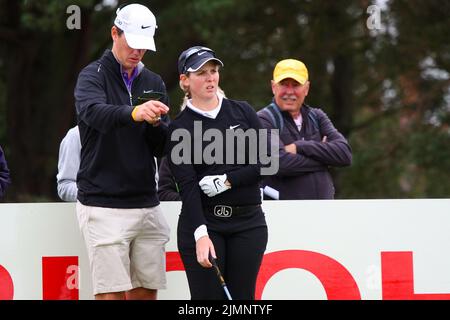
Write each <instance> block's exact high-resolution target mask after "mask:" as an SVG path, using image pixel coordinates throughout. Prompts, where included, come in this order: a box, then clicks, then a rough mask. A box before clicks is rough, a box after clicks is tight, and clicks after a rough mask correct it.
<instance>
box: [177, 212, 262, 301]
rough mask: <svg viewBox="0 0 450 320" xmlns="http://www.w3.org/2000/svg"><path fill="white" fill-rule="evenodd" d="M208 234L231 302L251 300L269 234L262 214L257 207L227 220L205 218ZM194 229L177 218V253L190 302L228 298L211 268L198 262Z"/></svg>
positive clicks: (182, 219) (253, 295)
mask: <svg viewBox="0 0 450 320" xmlns="http://www.w3.org/2000/svg"><path fill="white" fill-rule="evenodd" d="M207 220H208V234H209V237H210V239H211V241H212V242H213V244H214V248H215V251H216V255H217V262H218V266H219V268H220V270H221V272H222V275H223V276H224V279H225V282H226V284H227V287H228V290H229V291H230V294H231V296H232V298H233V300H254V298H255V286H256V278H257V276H258V271H259V268H260V266H261V261H262V258H263V256H264V251H265V250H266V245H267V240H268V233H267V226H266V223H265V218H264V213H263V212H262V211H261V209H260V208H259V209H258V210H256V211H254V212H249V213H248V214H244V215H240V216H236V217H235V216H233V217H230V218H217V217H214V216H212V215H211V216H208V217H207ZM193 232H194V230H193V228H192V226H190V225H189V221H188V220H187V219H185V218H184V217H183V215H180V219H179V221H178V230H177V233H178V235H177V238H178V250H179V252H180V255H181V258H182V260H183V264H184V267H185V270H186V275H187V279H188V283H189V290H190V293H191V299H193V300H225V299H227V297H226V295H225V293H224V290H223V288H222V287H221V285H220V282H219V279H218V277H217V275H216V273H215V270H214V268H204V267H202V266H201V265H200V264H199V263H198V262H197V254H196V248H195V239H194V233H193Z"/></svg>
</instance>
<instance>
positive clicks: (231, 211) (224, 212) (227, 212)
mask: <svg viewBox="0 0 450 320" xmlns="http://www.w3.org/2000/svg"><path fill="white" fill-rule="evenodd" d="M258 208H261V205H259V204H257V205H252V206H228V205H223V204H218V205H215V206H209V207H205V208H204V209H205V210H206V211H207V212H210V213H212V214H214V215H215V216H216V217H220V218H230V217H231V216H233V215H241V214H245V213H249V212H252V211H253V210H255V209H258Z"/></svg>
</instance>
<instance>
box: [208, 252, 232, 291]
mask: <svg viewBox="0 0 450 320" xmlns="http://www.w3.org/2000/svg"><path fill="white" fill-rule="evenodd" d="M209 260H210V261H211V264H212V265H213V267H214V269H215V270H216V274H217V277H218V278H219V282H220V285H221V286H222V288H223V290H224V291H225V295H226V296H227V298H228V300H233V298H232V297H231V294H230V291H228V288H227V285H226V283H225V280H224V278H223V276H222V273H221V272H220V269H219V266H218V265H217V261H216V259H214V258H213V256H212V255H210V256H209Z"/></svg>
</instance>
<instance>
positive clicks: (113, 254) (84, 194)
mask: <svg viewBox="0 0 450 320" xmlns="http://www.w3.org/2000/svg"><path fill="white" fill-rule="evenodd" d="M116 13H117V16H116V19H115V21H114V26H112V28H111V37H112V40H113V46H112V50H109V49H108V50H106V51H105V52H104V54H103V56H102V57H101V58H100V59H99V60H97V61H95V62H92V63H91V64H89V65H88V66H87V67H85V68H84V69H83V70H82V71H81V72H80V74H79V76H78V81H77V84H76V87H75V105H76V111H77V116H78V127H79V131H80V138H81V145H82V148H81V157H80V168H79V171H78V175H77V187H78V194H77V217H78V222H79V225H80V229H81V231H82V233H83V237H84V239H85V242H86V247H87V252H88V257H89V262H90V267H91V272H92V281H93V289H94V295H95V298H96V299H125V298H127V299H156V297H157V290H158V289H162V288H165V286H166V275H165V267H166V265H165V244H166V243H167V241H168V240H169V227H168V225H167V223H166V221H165V218H164V216H163V214H162V212H161V209H160V206H159V200H158V196H157V189H156V183H155V172H156V171H155V161H154V157H160V156H161V155H162V153H163V150H164V144H165V141H166V136H167V125H166V123H165V117H166V116H165V115H166V114H167V112H168V110H169V108H168V107H167V105H168V97H167V94H166V88H165V84H164V82H163V80H162V79H161V77H160V76H159V75H157V74H156V73H154V72H152V71H150V70H148V69H147V68H145V67H144V64H143V63H142V62H141V59H142V57H143V56H144V54H145V52H146V50H152V51H156V47H155V41H154V39H153V37H154V34H155V29H156V27H157V26H156V19H155V16H154V15H153V13H152V12H151V11H150V10H149V9H148V8H147V7H145V6H143V5H140V4H129V5H126V6H124V7H122V8H119V9H118V10H117V12H116ZM149 95H153V99H152V100H149V99H150V98H149V97H150V96H149ZM156 96H158V97H159V98H160V101H157V100H158V99H157V98H155V97H156ZM155 99H156V100H155ZM161 117H162V119H161Z"/></svg>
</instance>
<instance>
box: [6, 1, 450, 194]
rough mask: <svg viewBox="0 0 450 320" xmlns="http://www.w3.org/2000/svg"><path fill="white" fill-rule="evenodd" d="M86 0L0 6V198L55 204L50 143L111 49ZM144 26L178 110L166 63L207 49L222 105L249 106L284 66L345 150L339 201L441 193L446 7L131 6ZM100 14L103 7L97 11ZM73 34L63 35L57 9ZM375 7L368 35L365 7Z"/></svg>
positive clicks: (105, 17) (54, 152)
mask: <svg viewBox="0 0 450 320" xmlns="http://www.w3.org/2000/svg"><path fill="white" fill-rule="evenodd" d="M122 2H123V1H99V0H97V1H95V0H84V1H74V0H61V1H51V0H39V1H37V0H17V1H9V0H0V144H1V145H2V147H3V148H4V149H5V151H6V156H7V161H8V164H9V166H10V169H11V171H12V179H13V185H12V186H11V188H10V189H9V190H8V194H7V197H6V199H5V201H20V202H27V201H56V200H58V198H57V195H56V173H57V157H58V148H59V143H60V141H61V139H62V138H63V136H64V135H65V133H66V131H67V130H68V129H69V128H70V127H72V126H73V125H75V124H76V116H75V109H74V101H73V89H74V85H75V81H76V78H77V75H78V72H79V71H80V70H81V68H82V67H84V66H85V65H86V64H88V63H89V62H90V61H92V60H94V59H96V58H98V57H99V56H100V55H101V53H102V52H103V51H104V49H105V48H108V47H110V46H111V38H110V27H111V24H112V21H113V18H114V16H115V10H116V6H117V4H120V3H122ZM137 2H140V3H142V4H145V5H147V6H148V7H149V8H150V9H151V10H152V11H153V12H154V13H155V15H156V17H157V21H158V29H157V34H156V45H157V52H156V53H153V52H148V53H147V54H146V57H145V58H144V63H145V64H146V65H147V66H148V67H149V68H150V69H152V70H154V71H155V72H157V73H159V74H161V75H162V77H163V79H164V80H165V82H166V85H167V88H168V90H169V94H170V98H171V114H172V116H173V115H175V114H176V113H177V112H178V106H179V104H180V102H181V91H180V90H179V88H178V74H177V69H176V61H177V58H178V55H179V54H180V53H181V51H183V50H184V49H186V48H188V47H189V46H192V45H199V44H203V45H206V46H209V47H211V48H213V49H214V50H215V51H216V52H217V55H218V57H220V58H221V59H222V60H223V61H224V63H225V67H224V68H223V70H222V72H221V87H222V88H223V89H224V90H225V92H226V94H227V96H229V97H231V98H234V99H242V100H247V101H249V102H250V103H251V104H252V105H253V106H254V107H255V109H260V108H261V107H263V106H265V105H266V104H268V103H269V102H270V99H271V97H272V94H271V90H270V85H269V84H270V79H271V77H272V70H273V67H274V65H275V63H276V62H277V61H278V60H281V59H284V58H297V59H300V60H302V61H304V62H305V63H306V65H307V66H308V68H309V72H310V78H311V90H310V94H309V96H308V98H307V103H308V104H310V105H312V106H316V107H321V108H323V109H324V110H325V111H326V112H327V113H328V115H329V116H330V117H331V118H332V120H333V122H334V124H335V126H336V127H337V128H338V129H339V130H340V131H341V132H343V133H344V134H345V136H346V137H348V139H349V140H350V143H351V146H352V148H353V156H354V158H353V159H354V163H353V165H352V166H351V167H349V168H344V169H337V170H334V171H333V173H334V175H335V179H336V187H337V191H338V194H337V197H338V198H422V197H446V198H448V197H449V195H450V179H449V178H450V143H449V142H450V129H449V124H450V87H449V84H450V74H449V72H450V41H449V36H448V30H450V2H449V1H441V0H429V1H419V0H413V1H406V0H390V1H389V0H388V1H378V2H373V1H368V0H341V1H328V0H315V1H311V0H283V1H275V2H274V1H272V0H270V1H269V0H258V1H250V0H245V1H243V0H191V1H181V0H172V1H165V0H164V1H162V0H152V1H137ZM111 3H112V4H113V5H110V4H111ZM72 4H76V5H78V6H79V7H80V8H81V29H79V30H69V29H68V28H67V27H66V21H67V19H68V18H69V15H70V14H67V13H66V9H67V7H68V6H69V5H72ZM373 4H376V5H378V6H379V8H381V14H380V17H381V28H379V29H374V30H369V28H368V27H367V19H368V18H369V14H368V12H367V8H368V7H369V6H370V5H373Z"/></svg>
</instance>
